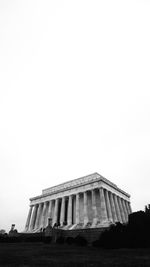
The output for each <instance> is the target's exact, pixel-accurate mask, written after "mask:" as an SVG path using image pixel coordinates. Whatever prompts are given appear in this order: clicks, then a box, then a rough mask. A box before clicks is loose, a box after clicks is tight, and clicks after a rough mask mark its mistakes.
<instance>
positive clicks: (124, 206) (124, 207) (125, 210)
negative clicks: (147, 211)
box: [121, 199, 128, 222]
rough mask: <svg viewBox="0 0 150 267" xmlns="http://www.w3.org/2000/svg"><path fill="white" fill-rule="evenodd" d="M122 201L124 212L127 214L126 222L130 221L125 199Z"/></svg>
mask: <svg viewBox="0 0 150 267" xmlns="http://www.w3.org/2000/svg"><path fill="white" fill-rule="evenodd" d="M121 202H122V206H123V210H124V214H125V222H128V211H127V209H126V205H125V200H124V199H121Z"/></svg>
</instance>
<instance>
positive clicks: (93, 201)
mask: <svg viewBox="0 0 150 267" xmlns="http://www.w3.org/2000/svg"><path fill="white" fill-rule="evenodd" d="M92 209H93V223H92V224H93V225H95V224H97V222H98V213H97V207H96V194H95V190H92Z"/></svg>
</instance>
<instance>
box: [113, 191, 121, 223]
mask: <svg viewBox="0 0 150 267" xmlns="http://www.w3.org/2000/svg"><path fill="white" fill-rule="evenodd" d="M114 202H115V208H116V213H117V219H118V222H122V219H121V214H120V210H119V205H118V200H117V196H116V195H115V194H114Z"/></svg>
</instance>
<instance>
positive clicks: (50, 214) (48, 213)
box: [47, 200, 52, 218]
mask: <svg viewBox="0 0 150 267" xmlns="http://www.w3.org/2000/svg"><path fill="white" fill-rule="evenodd" d="M51 216H52V200H50V201H49V206H48V212H47V217H48V218H51Z"/></svg>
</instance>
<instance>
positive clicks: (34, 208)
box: [25, 173, 131, 233]
mask: <svg viewBox="0 0 150 267" xmlns="http://www.w3.org/2000/svg"><path fill="white" fill-rule="evenodd" d="M130 213H131V206H130V195H129V194H127V193H126V192H124V191H123V190H121V189H120V188H118V187H117V186H116V185H115V184H113V183H112V182H110V181H109V180H107V179H106V178H104V177H102V176H101V175H100V174H98V173H93V174H90V175H87V176H85V177H81V178H78V179H75V180H72V181H69V182H65V183H63V184H60V185H57V186H53V187H50V188H47V189H44V190H43V191H42V194H41V195H39V196H36V197H33V198H31V199H30V208H29V213H28V217H27V221H26V225H25V232H29V233H30V232H39V231H42V230H43V229H44V228H45V227H46V226H47V225H48V219H49V220H50V221H51V223H52V226H56V225H57V226H58V227H60V228H61V229H69V230H70V229H80V228H96V227H98V228H100V227H107V226H109V225H110V224H112V223H116V222H121V223H127V222H128V215H129V214H130Z"/></svg>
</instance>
